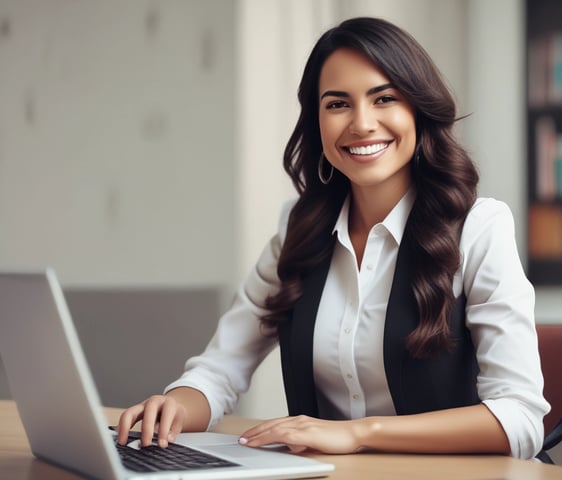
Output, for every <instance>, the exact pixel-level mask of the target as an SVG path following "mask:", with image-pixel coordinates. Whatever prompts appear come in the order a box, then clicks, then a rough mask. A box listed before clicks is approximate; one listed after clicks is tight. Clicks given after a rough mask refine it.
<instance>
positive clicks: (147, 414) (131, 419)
mask: <svg viewBox="0 0 562 480" xmlns="http://www.w3.org/2000/svg"><path fill="white" fill-rule="evenodd" d="M186 420H187V410H186V406H185V405H183V404H182V403H181V402H180V401H178V399H176V398H175V396H174V395H154V396H152V397H150V398H148V399H146V400H145V401H144V402H141V403H138V404H136V405H133V406H132V407H129V408H128V409H127V410H125V411H124V412H123V413H122V414H121V417H120V418H119V426H118V435H117V442H118V443H119V444H121V445H125V444H126V443H127V439H128V436H129V432H130V430H131V428H133V427H134V426H135V425H136V424H137V423H138V422H139V421H142V426H141V446H143V447H146V446H148V445H151V444H152V439H153V436H154V434H155V433H157V435H158V440H157V441H158V445H159V446H160V447H162V448H166V447H167V446H168V442H173V441H174V440H175V439H176V437H177V436H178V434H179V433H180V432H181V431H182V430H183V429H184V424H185V423H186Z"/></svg>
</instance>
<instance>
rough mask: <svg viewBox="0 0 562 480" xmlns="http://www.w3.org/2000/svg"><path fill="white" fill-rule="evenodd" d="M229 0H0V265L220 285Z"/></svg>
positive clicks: (228, 243)
mask: <svg viewBox="0 0 562 480" xmlns="http://www.w3.org/2000/svg"><path fill="white" fill-rule="evenodd" d="M235 12H236V3H235V2H230V1H221V0H206V1H205V2H201V1H199V0H195V1H184V0H167V1H165V2H159V1H151V0H121V1H120V2H114V1H113V0H98V1H95V2H92V1H88V0H49V1H48V2H45V1H42V0H21V1H20V0H7V1H6V0H4V1H2V2H1V3H0V18H1V19H2V25H3V27H2V33H1V35H0V69H1V77H0V78H1V81H0V104H1V105H2V108H1V109H0V226H1V227H0V228H1V231H2V233H1V235H0V267H1V268H10V267H13V268H15V267H17V268H19V267H28V268H32V267H37V266H42V265H45V264H49V265H52V266H53V267H55V268H56V269H57V270H58V272H59V275H60V277H61V279H62V281H63V282H64V283H65V284H66V285H78V284H88V285H95V284H103V285H109V284H126V285H130V284H150V285H153V284H168V285H170V284H171V285H176V284H181V285H187V286H189V285H201V284H203V285H224V284H227V285H229V286H230V285H231V284H233V283H234V281H235V277H236V276H237V275H236V271H235V270H236V268H237V264H236V252H237V251H238V244H237V239H238V235H237V232H236V229H237V228H238V225H237V222H236V220H237V214H238V197H239V195H238V184H237V183H236V181H233V179H234V178H236V177H235V175H236V172H237V171H238V170H237V165H236V159H237V152H236V146H235V134H236V132H235V131H234V129H233V128H232V126H233V125H234V124H235V99H236V95H235V93H236V91H237V86H236V75H234V71H235V69H236V66H235V62H236V56H237V48H236V37H235V31H236V25H235V23H234V22H233V20H232V19H233V17H234V14H235Z"/></svg>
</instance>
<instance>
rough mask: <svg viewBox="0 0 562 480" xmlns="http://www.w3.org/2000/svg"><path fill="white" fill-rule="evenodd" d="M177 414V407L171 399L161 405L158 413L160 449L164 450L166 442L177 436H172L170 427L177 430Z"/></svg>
mask: <svg viewBox="0 0 562 480" xmlns="http://www.w3.org/2000/svg"><path fill="white" fill-rule="evenodd" d="M178 414H179V410H178V405H177V403H176V402H175V401H174V400H173V399H168V400H167V401H165V402H164V403H163V405H162V409H161V411H160V423H159V425H158V445H159V446H160V447H162V448H166V447H167V446H168V442H171V441H173V440H174V439H175V437H176V435H177V434H175V435H174V432H173V431H172V427H174V428H176V429H177V426H176V424H177V422H176V421H175V420H176V417H177V416H178ZM178 433H179V432H178Z"/></svg>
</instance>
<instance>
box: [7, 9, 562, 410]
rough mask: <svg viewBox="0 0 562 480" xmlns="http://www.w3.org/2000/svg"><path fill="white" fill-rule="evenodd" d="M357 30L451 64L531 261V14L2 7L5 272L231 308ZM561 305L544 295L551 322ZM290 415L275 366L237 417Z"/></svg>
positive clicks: (483, 189)
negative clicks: (318, 86)
mask: <svg viewBox="0 0 562 480" xmlns="http://www.w3.org/2000/svg"><path fill="white" fill-rule="evenodd" d="M358 15H373V16H381V17H385V18H387V19H389V20H391V21H394V22H396V23H397V24H399V25H400V26H402V27H404V28H405V29H407V30H409V31H410V32H411V33H412V34H413V35H414V36H415V37H416V38H417V39H418V40H419V41H420V42H421V43H422V45H424V46H425V47H426V49H427V50H428V51H429V53H430V55H431V56H432V57H433V58H434V60H435V61H436V63H437V64H438V66H439V67H440V68H441V70H442V71H443V73H444V75H445V77H446V78H447V79H448V82H449V83H450V85H451V88H452V90H453V91H454V93H455V96H456V98H457V100H458V106H459V114H460V115H465V114H470V116H469V117H468V118H467V119H465V120H463V121H462V122H461V123H460V124H459V127H458V132H459V135H460V136H461V138H462V140H463V141H464V143H465V144H466V146H467V147H468V149H469V150H470V151H471V153H472V154H473V156H474V159H475V160H476V162H477V163H478V166H479V169H480V172H481V178H482V180H481V185H480V194H481V195H484V196H494V197H496V198H499V199H501V200H503V201H505V202H507V203H508V204H509V205H510V207H511V209H512V211H513V213H514V216H515V220H516V224H517V237H518V243H519V248H520V253H521V256H522V259H523V261H525V252H526V238H525V228H526V217H525V195H526V194H525V139H524V137H525V135H524V115H523V110H524V102H525V97H524V78H525V77H524V72H525V69H524V61H525V49H524V44H523V40H524V28H523V19H522V17H523V6H522V1H520V0H495V1H493V2H490V1H488V0H362V1H361V0H119V1H115V0H98V1H95V2H94V1H88V0H46V1H45V0H0V106H1V107H0V231H1V234H0V267H1V268H3V269H7V268H34V267H38V266H43V265H46V264H47V265H51V266H53V267H54V268H55V269H56V270H57V272H58V273H59V277H60V279H61V281H62V283H63V285H64V286H68V287H80V286H89V287H91V286H103V287H111V286H116V287H119V286H131V285H136V286H139V285H141V286H179V287H182V288H197V287H201V286H212V287H217V288H219V289H220V291H221V292H223V301H222V303H221V309H222V310H224V309H225V308H227V306H228V303H229V299H230V298H231V296H232V294H233V292H234V291H235V289H236V288H237V285H238V284H239V283H240V282H241V281H242V280H243V279H244V277H245V275H246V274H247V272H248V271H249V269H250V268H251V266H252V265H253V263H254V261H255V260H256V258H257V256H258V255H259V253H260V251H261V249H262V247H263V245H264V244H265V242H266V241H267V240H268V239H269V238H270V236H271V235H272V234H273V233H274V232H275V229H276V225H277V219H278V212H279V208H280V206H281V205H282V204H283V203H284V202H285V201H286V200H287V199H288V198H290V197H291V196H292V195H293V191H292V187H291V185H290V184H289V182H288V180H287V179H286V178H285V176H284V173H283V171H282V167H281V156H282V151H283V147H284V145H285V142H286V140H287V139H288V136H289V134H290V131H291V130H292V126H293V123H294V121H295V120H296V117H297V114H298V107H297V100H296V91H297V85H298V81H299V78H300V74H301V70H302V68H303V66H304V61H305V59H306V56H307V54H308V52H309V51H310V49H311V47H312V45H313V43H314V41H315V40H316V38H317V37H318V35H319V34H320V33H321V32H322V31H324V30H325V29H326V28H328V27H329V26H331V25H333V24H334V23H336V22H338V21H340V20H342V19H344V18H346V17H350V16H358ZM559 298H560V292H559V290H558V289H550V290H547V289H540V290H539V291H538V292H537V317H538V318H539V320H540V321H544V322H556V321H559V312H560V308H559V300H558V299H559ZM131 321H134V319H131ZM284 409H285V406H284V398H283V390H282V386H281V381H280V374H279V366H278V353H277V351H275V352H273V354H272V355H271V356H270V357H269V358H268V359H267V360H266V362H265V363H264V365H263V366H262V367H261V368H260V370H259V371H258V372H257V374H256V377H255V379H254V382H253V386H252V390H251V392H250V393H249V394H247V395H245V396H244V398H243V399H242V402H241V406H240V412H241V413H244V414H248V415H252V416H257V417H266V416H270V415H277V414H283V413H284V412H285V410H284Z"/></svg>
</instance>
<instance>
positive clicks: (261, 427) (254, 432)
mask: <svg viewBox="0 0 562 480" xmlns="http://www.w3.org/2000/svg"><path fill="white" fill-rule="evenodd" d="M293 419H294V417H280V418H273V419H271V420H266V421H264V422H261V423H258V424H257V425H255V426H253V427H252V428H250V429H248V430H246V431H245V432H244V433H242V435H240V437H241V439H245V440H249V439H251V438H254V437H256V436H258V435H261V434H262V433H264V432H266V431H268V430H271V429H272V428H273V427H275V426H277V425H280V424H283V423H286V422H288V421H291V420H293Z"/></svg>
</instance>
